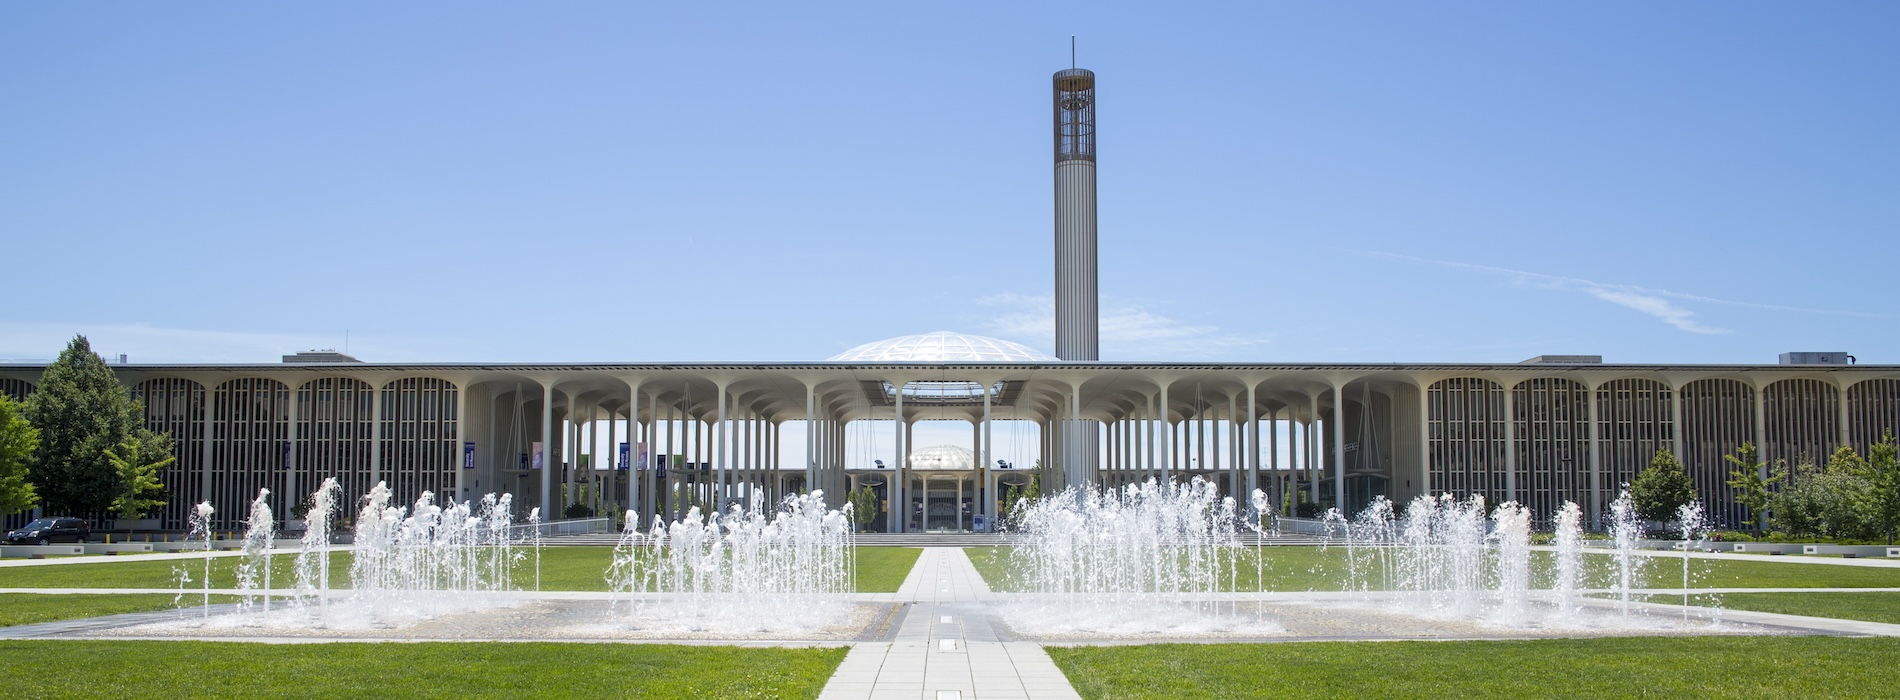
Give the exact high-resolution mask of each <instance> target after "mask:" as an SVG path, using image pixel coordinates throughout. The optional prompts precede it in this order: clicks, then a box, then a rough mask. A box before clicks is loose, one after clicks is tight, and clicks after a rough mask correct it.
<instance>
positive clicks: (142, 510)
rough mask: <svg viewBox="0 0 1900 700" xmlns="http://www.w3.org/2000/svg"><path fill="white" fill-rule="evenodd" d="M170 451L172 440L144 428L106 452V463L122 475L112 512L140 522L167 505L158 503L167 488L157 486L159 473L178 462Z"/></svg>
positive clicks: (162, 485) (113, 500)
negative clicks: (154, 509) (110, 464)
mask: <svg viewBox="0 0 1900 700" xmlns="http://www.w3.org/2000/svg"><path fill="white" fill-rule="evenodd" d="M171 452H172V451H171V439H170V438H167V437H166V436H164V435H157V434H153V433H152V432H151V431H149V430H145V429H143V428H141V429H139V431H138V432H137V433H134V434H133V435H132V436H130V437H127V438H126V439H125V442H122V443H119V446H118V447H115V448H113V449H109V450H106V461H108V462H111V463H112V469H113V471H115V472H117V473H118V475H119V495H118V497H117V498H114V499H112V512H114V513H118V514H119V517H121V518H125V519H127V520H137V519H139V518H143V517H145V515H146V514H147V513H150V512H152V509H153V508H157V507H159V506H162V505H165V502H164V501H161V500H158V496H161V495H164V493H165V485H164V484H161V483H158V472H159V470H161V469H164V468H165V467H168V466H171V463H172V462H176V461H178V458H177V457H174V456H172V453H171Z"/></svg>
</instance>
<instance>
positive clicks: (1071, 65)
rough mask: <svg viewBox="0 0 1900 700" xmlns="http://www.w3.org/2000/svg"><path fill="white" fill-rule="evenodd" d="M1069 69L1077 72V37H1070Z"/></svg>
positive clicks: (1071, 35) (1072, 35)
mask: <svg viewBox="0 0 1900 700" xmlns="http://www.w3.org/2000/svg"><path fill="white" fill-rule="evenodd" d="M1069 69H1070V70H1075V35H1074V34H1070V35H1069Z"/></svg>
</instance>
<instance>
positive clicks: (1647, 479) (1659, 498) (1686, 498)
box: [1630, 447, 1695, 521]
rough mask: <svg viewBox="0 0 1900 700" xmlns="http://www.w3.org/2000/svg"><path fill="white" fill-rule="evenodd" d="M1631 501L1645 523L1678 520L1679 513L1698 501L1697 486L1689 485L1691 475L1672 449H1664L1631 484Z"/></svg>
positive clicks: (1657, 453)
mask: <svg viewBox="0 0 1900 700" xmlns="http://www.w3.org/2000/svg"><path fill="white" fill-rule="evenodd" d="M1630 498H1631V500H1634V501H1635V502H1636V512H1637V513H1638V514H1640V515H1641V516H1642V517H1643V519H1645V520H1662V521H1668V520H1674V519H1675V517H1676V509H1678V508H1681V507H1682V506H1684V505H1688V503H1689V502H1690V501H1693V500H1695V485H1694V484H1691V483H1689V473H1688V472H1685V471H1683V470H1682V462H1681V461H1680V460H1677V459H1676V455H1675V454H1673V453H1671V452H1670V451H1669V448H1667V447H1663V448H1658V449H1657V450H1656V456H1655V457H1652V458H1650V460H1649V468H1648V469H1644V470H1643V473H1641V474H1637V475H1636V481H1633V482H1631V483H1630Z"/></svg>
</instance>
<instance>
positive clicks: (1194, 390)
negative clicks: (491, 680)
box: [0, 334, 1900, 532]
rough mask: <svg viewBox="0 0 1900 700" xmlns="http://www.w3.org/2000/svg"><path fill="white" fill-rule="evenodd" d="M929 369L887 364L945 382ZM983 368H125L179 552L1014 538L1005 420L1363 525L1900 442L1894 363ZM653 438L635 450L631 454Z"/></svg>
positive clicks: (1070, 476) (1728, 503)
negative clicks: (310, 537)
mask: <svg viewBox="0 0 1900 700" xmlns="http://www.w3.org/2000/svg"><path fill="white" fill-rule="evenodd" d="M942 335H946V336H954V335H955V334H942ZM918 337H922V336H918ZM959 338H961V339H970V338H974V337H972V336H960V337H959ZM895 340H900V341H901V340H903V339H895ZM976 340H977V341H989V340H990V339H981V338H976ZM887 342H888V341H887ZM995 342H997V343H1002V342H1005V341H995ZM1009 345H1014V344H1009ZM1016 347H1018V348H1020V346H1016ZM1025 350H1026V349H1025ZM915 351H916V347H915V346H913V347H911V350H910V351H908V352H909V354H904V352H899V353H897V354H890V353H885V354H882V355H875V356H876V357H928V356H930V355H928V354H923V355H919V354H918V353H917V352H915ZM1029 352H1032V353H1033V351H1029ZM937 356H945V357H957V356H958V355H955V354H954V353H952V354H950V355H943V354H942V353H938V355H937ZM968 356H969V357H989V358H990V359H986V360H983V361H971V360H967V359H966V360H957V359H942V360H935V361H931V360H908V361H890V360H877V359H855V360H830V361H824V362H790V363H628V364H365V363H353V362H331V363H284V364H254V365H215V366H213V365H142V364H131V365H114V370H115V372H116V373H117V374H118V376H119V378H120V380H121V381H122V382H124V383H125V385H126V386H127V387H128V388H129V389H130V391H131V392H132V393H133V394H134V395H135V396H136V397H138V398H139V399H140V400H141V401H142V402H143V404H144V410H145V420H146V424H147V426H149V427H150V428H152V429H153V430H159V431H164V432H167V433H170V434H171V435H172V436H173V438H174V440H175V444H176V451H177V453H178V461H177V462H176V463H175V464H174V465H172V466H171V467H170V468H169V469H167V470H166V471H165V472H164V474H163V475H162V477H161V480H162V481H163V482H164V484H165V485H166V487H167V489H168V490H169V492H170V494H169V495H170V497H169V498H168V501H169V502H168V504H167V505H166V506H165V507H164V510H163V512H162V513H161V514H160V516H161V518H162V520H163V522H164V523H165V525H166V526H167V527H170V528H180V527H183V525H184V516H185V513H186V510H187V509H188V508H189V507H190V506H191V505H193V504H195V503H198V502H200V501H208V502H210V503H212V505H213V506H214V507H215V508H216V509H217V512H218V514H219V518H220V520H221V523H222V524H221V525H220V527H235V526H236V523H237V521H238V520H240V519H241V518H242V517H244V510H245V507H246V504H248V502H249V501H250V500H251V499H252V498H254V497H255V496H256V495H257V492H258V490H259V489H263V488H267V489H269V490H271V491H272V492H273V494H274V495H273V497H272V498H273V501H272V504H273V507H274V509H275V510H276V512H277V513H279V514H286V513H289V512H290V511H291V510H292V508H293V507H294V505H295V504H296V502H297V500H299V498H300V497H291V496H288V495H287V494H307V493H308V492H310V491H312V490H313V489H314V488H315V487H316V485H317V484H318V483H320V482H321V481H322V480H324V479H326V478H335V479H337V481H338V482H339V483H340V484H341V485H342V487H343V491H344V494H345V496H346V497H347V498H350V499H355V498H358V497H360V496H361V495H362V494H364V493H366V492H367V491H368V490H369V488H370V487H372V486H374V485H375V484H376V483H377V482H379V481H384V482H387V483H389V485H390V486H391V487H392V488H393V489H394V490H395V492H396V496H397V498H399V499H402V500H405V501H407V500H413V499H415V498H416V497H417V496H418V495H420V494H421V493H422V492H424V491H428V492H431V493H434V494H436V495H437V496H438V498H456V499H469V498H479V497H480V496H481V495H482V494H485V493H489V492H499V493H512V494H514V496H515V503H516V504H518V505H519V507H520V508H522V509H523V511H524V512H523V514H524V515H525V510H526V509H527V508H529V507H536V506H538V507H540V508H542V509H543V511H544V512H545V513H546V514H547V516H545V517H549V518H559V517H562V514H563V513H564V512H566V510H567V508H568V507H569V506H570V505H571V504H576V503H579V504H584V505H585V506H586V507H587V508H588V509H591V510H593V511H596V512H603V513H605V512H614V513H618V512H622V511H624V510H629V509H630V510H633V511H634V512H636V513H638V514H640V515H641V516H642V517H643V518H652V517H655V516H656V515H659V516H661V517H672V516H675V515H678V514H680V513H683V512H684V511H685V510H686V509H687V508H689V507H692V506H701V507H709V506H711V505H713V504H719V505H722V506H727V505H732V504H737V503H771V502H775V501H776V500H777V499H778V498H779V497H781V496H783V495H785V494H790V493H795V492H803V491H806V490H810V489H822V490H824V491H825V492H826V493H827V495H828V497H829V498H831V499H832V503H833V504H834V505H837V504H842V502H843V497H844V493H845V492H846V491H847V490H849V489H850V488H853V487H856V486H871V487H873V489H874V490H875V491H876V492H877V493H878V495H879V497H880V499H881V500H882V501H883V502H884V503H885V504H886V505H885V508H884V512H883V513H880V515H879V518H878V527H879V528H881V529H886V530H889V531H893V532H905V531H918V530H928V529H972V528H975V527H977V524H978V522H979V521H980V522H982V523H984V524H988V523H994V522H995V519H996V516H997V515H998V513H999V512H1000V511H1001V509H1002V508H1003V507H1004V506H1003V505H1002V504H1001V503H1000V500H1001V496H1002V494H1003V493H1004V492H1005V491H1006V490H1007V488H1008V487H1009V486H1011V485H1015V484H1021V483H1023V482H1024V481H1026V479H1027V476H1028V472H1027V470H1026V469H1025V468H1016V469H1004V468H1000V467H999V466H998V465H997V464H996V461H995V460H994V459H993V457H992V454H991V448H992V445H993V442H992V430H991V429H990V427H991V425H992V424H993V423H996V422H1000V421H1005V420H1008V421H1025V422H1027V423H1029V424H1033V425H1035V426H1037V429H1036V431H1035V432H1036V434H1037V435H1039V436H1041V437H1040V444H1039V454H1040V455H1041V462H1042V464H1043V465H1045V468H1044V469H1043V470H1041V471H1040V472H1038V473H1039V474H1041V475H1042V478H1043V480H1044V483H1043V484H1042V486H1043V488H1044V490H1045V491H1051V490H1054V489H1059V488H1061V487H1064V486H1067V485H1072V484H1074V485H1099V486H1118V485H1121V484H1126V483H1130V482H1136V481H1141V480H1146V479H1150V478H1154V479H1163V480H1165V479H1184V478H1189V477H1193V476H1200V477H1203V478H1208V479H1211V480H1214V481H1215V482H1216V483H1218V484H1220V485H1221V487H1222V488H1223V489H1225V490H1226V491H1227V492H1229V493H1236V494H1244V493H1247V492H1249V491H1251V490H1252V489H1256V488H1257V489H1261V490H1263V491H1265V492H1267V493H1268V494H1269V495H1270V496H1271V498H1272V499H1273V502H1274V503H1276V504H1284V503H1297V502H1310V503H1317V504H1321V505H1322V506H1330V505H1343V506H1344V509H1346V510H1349V511H1350V510H1355V509H1357V508H1359V507H1362V506H1363V505H1364V504H1365V503H1367V502H1369V501H1370V500H1371V499H1372V498H1373V497H1375V496H1385V497H1388V498H1391V499H1394V500H1398V501H1404V500H1409V499H1410V498H1412V497H1414V496H1417V495H1420V494H1427V493H1430V494H1439V493H1449V494H1452V495H1456V496H1460V497H1463V496H1468V495H1480V496H1483V497H1484V498H1485V499H1486V500H1487V502H1491V503H1499V502H1504V501H1518V502H1520V503H1523V504H1525V505H1527V506H1528V507H1530V508H1531V509H1532V511H1533V513H1534V517H1535V518H1537V519H1538V520H1546V519H1548V518H1549V517H1551V514H1552V513H1553V512H1554V511H1555V509H1556V508H1557V507H1558V506H1559V505H1560V504H1561V503H1562V502H1563V501H1566V500H1567V501H1574V502H1576V503H1578V504H1579V505H1580V506H1582V507H1583V508H1584V511H1585V512H1586V513H1590V514H1596V515H1600V514H1601V513H1602V512H1603V511H1604V510H1605V509H1606V508H1607V505H1608V503H1609V501H1610V500H1611V499H1613V498H1614V497H1615V495H1616V492H1617V490H1618V489H1619V488H1620V485H1622V484H1624V483H1626V482H1629V481H1630V480H1632V479H1634V478H1635V476H1636V474H1637V473H1638V472H1639V471H1641V470H1642V469H1643V468H1644V467H1646V466H1647V465H1648V464H1649V461H1650V458H1651V457H1652V456H1653V455H1654V454H1655V452H1656V450H1657V449H1659V448H1667V449H1669V450H1670V451H1672V452H1674V453H1675V454H1676V455H1678V456H1679V457H1680V458H1681V459H1682V462H1683V464H1684V465H1685V467H1686V468H1687V470H1688V471H1689V473H1690V476H1691V478H1692V479H1693V480H1694V483H1695V487H1696V489H1697V492H1698V494H1699V495H1700V497H1701V498H1702V500H1703V501H1704V503H1705V504H1707V506H1708V510H1709V512H1710V514H1711V515H1712V517H1713V518H1714V520H1715V521H1716V522H1718V523H1723V524H1728V525H1731V526H1736V525H1740V524H1743V523H1745V522H1747V520H1748V518H1749V514H1748V513H1747V512H1746V510H1745V509H1743V508H1741V507H1740V506H1738V505H1736V504H1735V502H1734V498H1733V494H1732V493H1731V490H1730V489H1729V487H1728V486H1727V481H1728V478H1729V472H1730V470H1731V466H1730V465H1729V464H1728V463H1727V462H1726V461H1725V460H1724V459H1723V456H1724V455H1725V454H1731V453H1733V452H1734V451H1735V449H1736V448H1737V447H1739V446H1740V445H1741V444H1742V443H1743V442H1751V443H1754V444H1756V445H1759V446H1760V448H1761V452H1762V456H1763V457H1764V458H1765V459H1767V460H1768V461H1769V462H1771V463H1773V462H1785V463H1786V464H1787V465H1788V466H1790V467H1791V468H1801V465H1806V464H1822V463H1825V461H1826V459H1827V456H1828V454H1829V453H1831V452H1832V451H1833V450H1834V449H1836V448H1837V447H1840V446H1843V445H1846V446H1851V447H1854V448H1855V449H1857V450H1860V451H1862V452H1865V451H1866V449H1867V447H1868V445H1870V444H1872V443H1873V442H1876V441H1878V440H1880V439H1881V437H1882V436H1883V435H1884V434H1886V433H1888V432H1900V366H1893V365H1882V366H1872V365H1759V366H1753V365H1624V364H1594V363H1592V364H1573V363H1566V362H1533V363H1527V364H1298V365H1294V364H1251V363H1249V364H1241V363H1117V362H1064V361H1060V360H1054V359H1040V360H1034V361H1029V360H1024V359H1022V358H1021V357H1018V358H1016V359H1004V360H998V359H995V358H994V357H992V356H986V355H982V354H981V353H978V354H974V355H968ZM42 369H43V366H39V365H0V391H6V392H7V393H9V394H12V395H14V396H15V397H24V396H25V395H26V394H28V393H30V392H31V391H32V390H33V388H34V385H35V383H37V382H38V381H39V375H40V372H41V370H42ZM1078 417H1079V418H1081V419H1084V420H1088V421H1091V422H1094V423H1096V424H1097V425H1099V426H1101V429H1100V432H1099V434H1098V435H1097V438H1096V440H1095V442H1094V444H1093V445H1092V447H1093V448H1094V449H1093V450H1077V449H1072V448H1070V447H1069V441H1068V440H1064V439H1051V437H1050V436H1052V435H1060V434H1061V433H1062V431H1061V429H1060V424H1061V422H1062V421H1067V420H1075V419H1076V418H1078ZM628 421H630V423H628ZM856 421H883V422H884V423H883V424H881V425H880V426H879V429H888V430H892V431H893V433H894V435H893V438H894V439H893V441H892V442H891V443H889V444H894V445H896V446H897V450H896V452H897V454H893V455H892V461H891V462H890V463H889V464H888V465H886V468H884V469H847V468H846V467H845V455H846V454H847V453H848V450H849V449H851V448H850V447H849V446H848V445H847V442H848V441H847V435H846V430H845V428H846V426H847V425H849V424H851V423H853V422H856ZM920 421H960V422H965V423H968V424H969V425H970V428H971V433H970V434H971V441H970V443H969V449H968V454H969V455H971V457H972V459H971V463H970V464H968V465H957V464H954V463H953V462H954V460H951V462H946V461H945V459H944V458H943V457H942V456H941V454H937V455H935V456H933V457H931V459H930V460H929V462H930V463H929V465H928V466H927V467H926V466H921V465H913V464H912V463H911V462H912V460H911V455H912V453H913V452H914V451H916V448H915V447H914V446H913V445H911V443H910V441H909V440H908V439H907V438H908V437H909V433H910V431H911V428H912V427H914V426H915V425H916V424H917V423H918V422H920ZM629 424H630V425H631V426H632V427H631V431H632V433H633V434H632V435H620V434H616V433H617V432H624V431H623V429H622V428H621V426H624V425H629ZM789 431H798V434H799V435H800V436H801V437H802V438H803V442H804V444H805V449H804V454H803V455H785V454H783V453H784V452H785V450H783V449H781V447H780V440H781V438H782V436H784V435H786V434H787V433H788V432H789ZM603 432H604V433H606V434H605V435H604V437H605V440H602V439H600V438H602V437H603V435H602V433H603ZM549 436H553V439H549ZM623 442H624V443H628V449H627V450H626V451H625V454H624V455H615V456H613V458H612V459H609V458H608V457H607V456H606V455H603V456H602V457H601V458H600V460H599V462H598V463H586V462H584V461H583V460H580V459H571V458H569V455H576V456H578V455H581V454H582V453H583V452H592V453H599V452H601V451H602V450H599V449H594V450H586V449H584V448H583V447H582V446H583V445H602V444H604V445H618V444H620V443H623ZM938 452H941V451H938ZM609 462H611V463H609ZM628 462H632V463H633V464H632V465H631V466H632V467H633V468H631V469H627V468H624V467H626V466H628V464H627V463H628ZM946 499H948V500H947V501H946ZM577 512H578V511H577ZM893 513H895V514H896V517H893ZM979 519H980V520H979ZM944 523H952V524H951V525H948V526H946V525H944Z"/></svg>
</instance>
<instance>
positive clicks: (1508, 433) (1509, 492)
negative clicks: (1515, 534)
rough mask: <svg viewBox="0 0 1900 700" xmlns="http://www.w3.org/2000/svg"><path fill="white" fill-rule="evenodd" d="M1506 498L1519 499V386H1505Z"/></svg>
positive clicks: (1507, 499) (1510, 499) (1508, 499)
mask: <svg viewBox="0 0 1900 700" xmlns="http://www.w3.org/2000/svg"><path fill="white" fill-rule="evenodd" d="M1500 385H1501V384H1500ZM1504 500H1506V501H1515V500H1517V387H1515V386H1507V387H1504Z"/></svg>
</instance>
